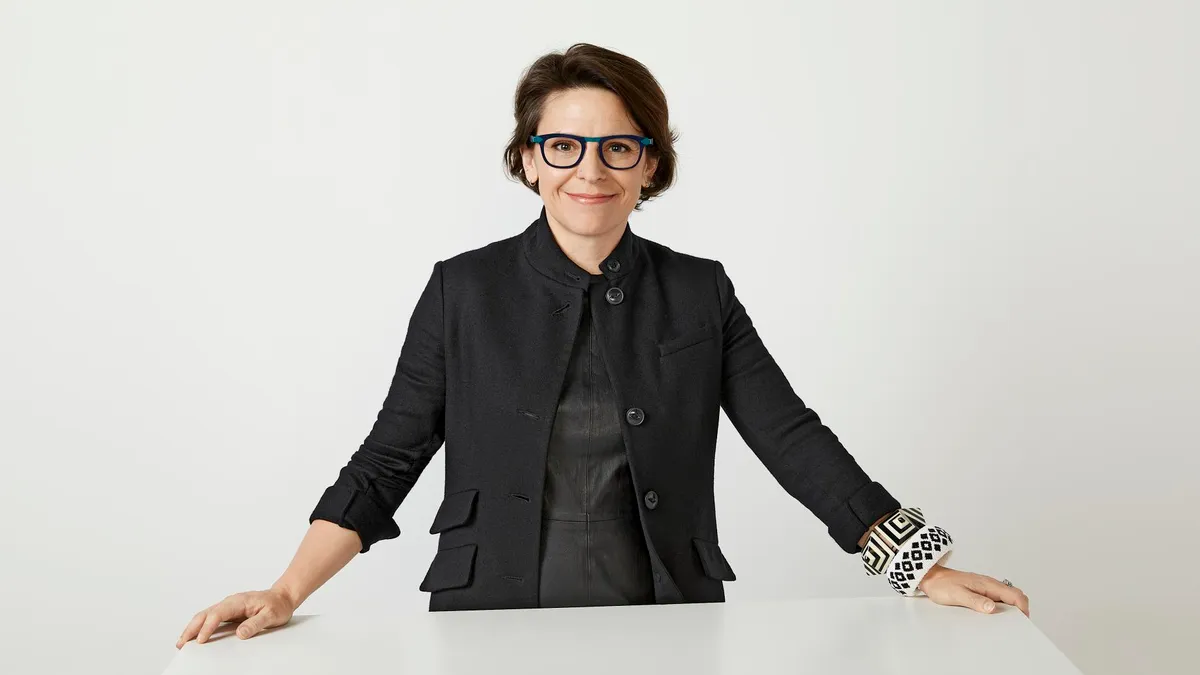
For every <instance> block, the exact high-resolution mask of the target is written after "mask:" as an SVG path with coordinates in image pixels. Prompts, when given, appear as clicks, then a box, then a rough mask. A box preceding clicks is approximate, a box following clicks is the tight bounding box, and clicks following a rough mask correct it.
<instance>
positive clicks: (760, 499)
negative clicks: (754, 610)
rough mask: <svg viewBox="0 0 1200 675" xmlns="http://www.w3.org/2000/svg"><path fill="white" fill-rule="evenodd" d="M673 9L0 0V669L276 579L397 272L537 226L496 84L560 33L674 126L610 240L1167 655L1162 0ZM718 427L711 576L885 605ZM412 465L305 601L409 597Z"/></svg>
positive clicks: (1185, 72)
mask: <svg viewBox="0 0 1200 675" xmlns="http://www.w3.org/2000/svg"><path fill="white" fill-rule="evenodd" d="M698 4H699V3H684V2H675V3H667V2H661V1H656V2H650V3H643V2H637V3H634V2H608V3H603V4H602V5H595V4H593V5H577V4H573V3H565V2H559V3H532V2H520V3H518V2H509V3H504V4H503V5H501V4H499V3H490V2H489V3H484V2H478V3H474V6H472V7H469V8H464V7H462V6H453V5H452V3H427V4H423V5H421V6H412V5H410V3H397V2H383V1H378V2H340V3H327V2H314V1H308V2H297V1H296V0H290V1H288V2H273V3H272V2H265V1H258V2H248V1H246V0H239V1H237V2H233V1H230V0H224V1H221V2H214V1H209V2H202V3H201V2H196V3H187V4H186V5H185V4H184V3H164V2H154V1H152V0H143V1H142V2H132V1H126V2H112V1H110V2H105V3H95V2H82V1H79V2H65V1H58V2H51V1H47V0H39V1H38V2H33V1H29V2H15V1H12V0H9V1H6V2H2V3H0V223H2V225H3V229H2V230H0V288H3V296H2V309H0V322H2V325H0V327H2V331H0V336H2V337H0V339H2V340H3V349H2V350H0V415H3V418H2V423H0V448H2V450H3V454H2V455H0V457H2V459H0V509H2V512H3V513H4V515H5V517H4V518H3V521H4V525H3V534H2V535H0V546H3V553H2V562H0V568H2V569H3V573H2V575H0V579H2V580H0V584H2V593H3V595H2V596H0V605H2V606H3V609H2V611H0V635H2V636H3V638H0V640H2V641H3V642H4V648H3V649H0V671H4V672H12V673H17V672H20V673H28V672H47V673H49V672H54V673H60V672H72V671H79V672H81V671H85V670H86V671H87V672H91V673H96V672H106V673H107V672H112V673H117V672H120V673H156V672H159V671H160V670H161V669H162V668H163V667H164V666H165V665H166V663H167V662H168V661H169V660H170V659H171V658H172V656H173V654H174V653H175V652H174V641H175V639H176V637H177V636H178V634H179V632H180V631H181V630H182V629H183V626H184V624H185V623H186V621H187V619H188V618H190V616H191V615H192V613H194V612H195V611H196V610H198V609H200V608H202V607H204V606H206V605H208V604H210V603H212V602H215V601H217V600H219V599H220V598H221V597H223V596H225V595H226V594H229V593H232V592H235V591H240V590H247V589H254V588H263V587H266V586H267V585H269V584H270V583H271V582H273V581H274V580H275V578H276V577H277V576H278V574H279V573H280V572H281V571H282V570H283V568H284V566H285V565H286V564H287V562H288V560H289V559H290V557H291V555H292V553H293V552H294V549H295V546H296V544H297V543H298V542H299V540H300V537H301V535H302V534H303V532H304V530H305V528H306V527H307V516H308V514H309V512H310V510H311V508H312V506H313V505H314V504H315V502H316V500H317V498H318V497H319V496H320V494H321V491H322V490H323V489H324V487H325V486H326V485H327V484H329V483H330V482H331V481H332V480H333V479H334V477H335V476H336V473H337V470H338V469H339V468H340V467H341V466H342V464H343V463H344V462H345V461H346V459H347V458H348V457H349V455H350V453H351V452H353V450H354V449H355V448H357V446H358V444H359V443H360V442H361V441H362V438H363V437H364V436H365V434H366V433H367V431H368V430H369V428H370V425H371V423H372V421H373V420H374V417H375V414H376V412H377V409H378V406H379V404H380V403H381V402H382V400H383V396H384V394H385V393H386V389H387V385H388V383H389V382H390V378H391V374H392V368H393V367H394V364H395V358H396V356H397V354H398V351H399V348H400V344H401V340H402V338H403V335H404V329H405V326H406V323H407V321H408V316H409V312H410V311H411V308H412V305H413V302H414V301H415V299H416V295H417V293H418V292H419V290H420V288H421V285H420V284H421V283H422V282H423V281H424V279H425V278H426V277H427V275H428V272H429V269H430V267H431V265H432V264H433V262H434V261H435V260H437V259H439V258H444V257H448V256H450V255H453V254H455V253H458V252H460V251H463V250H466V249H468V248H475V247H477V246H480V245H482V244H484V243H486V242H489V241H492V240H495V239H500V238H503V237H507V236H510V235H512V234H515V233H517V232H519V231H520V230H521V229H523V228H524V227H525V226H526V225H528V224H529V222H531V221H532V220H533V219H534V218H536V216H537V212H538V208H539V206H540V202H539V201H538V200H537V198H536V197H535V196H534V195H532V194H531V193H529V192H527V191H526V190H524V189H523V188H521V187H519V186H517V185H516V184H514V183H511V182H508V181H506V180H505V179H504V178H503V177H502V175H501V162H500V156H501V150H502V148H503V146H504V143H505V141H506V140H507V137H508V134H509V133H511V128H510V124H511V111H510V106H511V97H512V93H513V88H514V86H515V84H516V82H517V79H518V77H519V75H520V72H521V70H522V69H523V68H524V67H526V66H527V65H528V64H529V63H530V62H531V61H532V60H533V59H534V58H536V57H537V56H538V55H539V54H541V53H543V52H544V51H547V50H551V49H561V48H565V47H567V46H568V45H570V44H571V43H572V42H575V41H592V42H596V43H599V44H602V45H605V46H609V47H612V48H614V49H618V50H620V51H624V52H626V53H628V54H630V55H632V56H634V57H635V58H638V59H640V60H642V61H643V62H644V63H645V64H646V65H647V66H649V67H650V68H651V70H652V71H653V72H654V73H655V74H656V76H657V77H658V78H659V79H660V81H661V82H662V84H663V86H664V87H665V89H666V91H667V94H668V96H669V99H670V103H671V106H672V114H673V122H674V124H675V126H677V127H678V129H679V130H680V132H681V135H682V139H681V141H680V143H679V153H680V157H681V170H680V175H679V184H678V186H677V187H676V188H675V189H674V190H672V191H671V192H669V193H668V194H667V195H666V196H665V197H664V198H663V199H662V200H661V201H659V202H657V203H653V204H651V205H649V206H647V208H646V209H645V211H644V212H643V213H641V214H635V215H634V216H633V219H632V223H633V227H634V228H635V231H636V232H638V233H639V234H641V235H643V236H646V237H648V238H651V239H654V240H657V241H660V242H662V243H664V244H667V245H668V246H671V247H673V248H675V249H677V250H681V251H685V252H689V253H694V254H697V255H703V256H707V257H716V258H719V259H721V260H722V261H723V262H724V263H725V264H726V267H727V269H728V271H729V272H730V275H731V276H732V278H733V279H734V280H735V283H736V284H737V287H738V292H739V295H740V297H741V298H742V299H743V302H744V303H745V305H746V307H747V308H748V310H749V311H750V313H751V316H752V317H753V318H754V320H755V322H756V325H757V326H758V327H759V330H760V333H761V334H762V336H763V338H764V341H765V342H766V344H767V345H768V347H769V348H771V350H772V352H773V353H774V355H775V357H776V358H777V359H778V361H779V362H780V363H781V364H782V366H783V367H784V369H785V371H786V372H787V373H788V374H789V377H790V379H791V381H792V383H793V385H794V387H795V388H796V390H797V392H798V393H800V395H801V396H802V398H804V399H805V402H806V403H808V404H809V405H810V406H812V407H813V408H814V409H815V410H817V411H818V413H820V414H821V416H822V418H823V420H824V421H825V422H826V423H828V424H829V425H830V426H831V427H832V428H833V429H834V430H835V431H836V432H837V433H838V434H839V436H840V437H841V439H842V440H843V442H844V443H845V444H846V446H847V447H848V448H849V449H850V450H851V452H852V453H853V454H854V455H855V457H856V458H858V459H859V461H860V462H861V463H862V465H863V466H864V467H865V468H866V469H867V470H868V472H869V473H871V475H872V476H873V477H875V478H877V479H878V480H880V481H882V482H883V483H884V484H885V485H887V486H888V487H889V489H890V490H891V491H892V492H893V493H895V494H896V495H897V496H898V497H899V498H900V499H901V500H902V501H903V502H904V503H906V504H911V505H917V506H922V507H924V508H925V509H926V511H927V513H928V514H929V515H930V516H931V517H932V518H934V519H936V520H938V521H939V522H941V523H942V524H943V525H944V526H945V527H947V529H949V530H950V531H951V532H953V533H954V534H955V535H956V541H957V542H958V550H957V552H956V553H955V560H954V566H956V567H959V568H963V569H969V570H972V571H978V572H982V573H987V574H992V575H995V576H1008V577H1010V578H1012V579H1013V580H1014V581H1015V582H1016V583H1017V584H1018V585H1020V586H1022V587H1023V588H1024V589H1025V590H1026V591H1027V592H1028V593H1029V594H1030V596H1031V598H1032V613H1033V621H1034V622H1035V623H1036V624H1037V626H1038V627H1039V628H1040V629H1041V630H1042V631H1044V632H1045V633H1046V634H1047V635H1048V636H1049V637H1050V638H1051V639H1052V640H1053V641H1054V642H1055V643H1056V644H1057V645H1058V646H1059V647H1060V648H1061V649H1062V650H1063V651H1064V652H1065V653H1066V654H1067V655H1068V656H1069V657H1070V658H1071V659H1072V660H1073V661H1075V663H1076V664H1078V665H1079V666H1080V667H1081V668H1082V669H1083V670H1084V671H1085V672H1088V673H1120V672H1133V671H1139V672H1155V673H1166V672H1183V670H1184V664H1185V663H1187V662H1188V660H1189V657H1191V656H1193V655H1192V654H1191V649H1190V647H1191V645H1190V643H1189V638H1190V637H1191V636H1193V635H1194V631H1195V628H1196V626H1197V623H1198V622H1197V620H1196V618H1195V617H1196V609H1195V608H1196V606H1197V604H1198V603H1200V581H1197V579H1198V575H1197V574H1196V571H1195V569H1196V562H1197V560H1200V543H1198V541H1197V539H1196V537H1195V536H1194V533H1195V532H1196V527H1195V524H1194V521H1193V518H1194V517H1195V510H1196V506H1195V498H1194V496H1195V494H1196V490H1195V484H1196V478H1197V474H1198V473H1200V472H1198V471H1197V464H1198V460H1197V455H1196V449H1197V439H1198V435H1200V434H1198V432H1197V430H1196V425H1195V423H1194V420H1195V409H1196V407H1197V405H1198V404H1200V393H1198V388H1197V385H1196V381H1197V377H1200V359H1198V358H1197V355H1196V345H1197V344H1198V342H1200V320H1198V318H1197V311H1196V306H1197V301H1196V295H1197V292H1198V291H1200V282H1198V280H1197V272H1196V269H1197V263H1198V262H1200V260H1198V258H1200V234H1198V233H1197V223H1198V221H1200V218H1198V216H1200V206H1198V201H1197V190H1196V185H1197V183H1198V180H1200V171H1198V169H1197V166H1200V134H1198V133H1197V123H1196V120H1197V119H1200V105H1198V100H1200V96H1198V95H1197V94H1198V92H1197V83H1198V82H1200V75H1198V74H1197V72H1196V71H1197V65H1196V64H1197V63H1200V48H1198V47H1197V43H1196V41H1195V28H1196V26H1197V20H1198V19H1200V10H1198V9H1197V6H1196V4H1195V3H1189V2H1182V1H1181V2H1139V3H1134V2H1124V3H1120V2H1082V1H1080V2H1065V1H1047V0H1040V1H1038V2H992V3H967V2H950V1H946V2H923V3H913V2H906V3H894V4H893V3H873V4H864V3H832V2H804V3H801V2H790V1H789V2H771V3H768V2H739V3H737V4H736V7H735V8H732V9H731V8H717V7H704V8H701V7H698V6H697V5H698ZM801 315H803V316H805V317H811V319H806V320H803V321H801V320H800V319H799V318H798V317H799V316H801ZM720 438H721V442H720V448H719V453H718V454H719V461H718V472H719V478H718V485H717V489H718V503H719V507H720V525H721V535H722V542H723V543H725V547H726V549H727V550H728V552H729V557H730V560H731V563H732V565H733V567H734V568H735V569H736V571H737V572H738V576H739V580H738V581H737V582H735V583H732V584H729V585H727V592H728V597H729V600H730V601H732V602H736V601H740V600H751V599H762V598H768V597H778V596H783V597H793V598H801V597H811V596H844V595H888V594H890V593H891V591H890V590H889V589H887V588H886V585H885V584H882V583H881V582H880V581H879V580H878V579H877V578H867V577H865V576H864V575H863V574H862V571H861V568H860V566H859V564H858V562H857V561H856V559H854V558H853V557H850V556H847V555H846V554H844V553H843V552H842V551H841V550H840V549H838V548H837V547H836V545H835V544H834V543H833V542H832V540H831V539H829V538H828V536H827V535H826V534H825V531H824V528H823V526H822V525H821V524H820V522H819V521H818V520H816V519H815V518H814V517H812V516H811V515H810V514H809V513H808V512H807V511H805V510H803V507H801V506H800V505H799V504H798V503H796V502H795V501H793V500H791V498H790V497H788V496H787V495H786V494H785V493H784V492H783V491H782V489H780V488H779V487H778V486H777V485H776V484H774V483H773V482H772V480H771V478H770V476H769V474H767V472H766V470H765V469H764V468H763V467H762V466H761V465H760V464H758V463H757V460H756V459H755V458H754V456H753V455H752V454H751V453H750V452H749V451H748V450H747V449H746V447H745V445H744V444H743V443H742V442H741V440H740V439H739V438H738V436H737V433H736V431H735V430H734V429H733V427H732V426H731V425H729V424H728V422H727V421H724V422H723V426H722V429H721V436H720ZM443 466H444V465H443V464H442V459H441V455H439V457H438V459H437V460H435V462H434V463H433V464H431V465H430V467H429V468H428V470H427V472H426V474H425V476H424V477H423V478H422V480H421V481H420V482H419V483H418V486H417V488H416V489H415V490H414V492H413V493H412V495H411V497H410V499H409V500H408V501H407V502H406V503H405V505H404V506H403V507H402V508H401V510H400V512H399V513H398V514H397V519H398V522H399V524H400V526H401V529H402V530H403V531H404V534H403V535H402V536H401V538H399V539H398V540H393V541H390V542H385V544H384V545H381V546H379V547H378V548H376V549H373V550H372V552H370V553H368V554H367V555H365V556H359V557H358V558H357V559H356V560H355V561H354V562H352V563H351V565H350V566H349V567H348V568H347V569H346V570H345V571H344V572H343V573H342V574H341V575H339V576H338V577H336V578H335V579H334V580H333V581H331V582H330V583H329V584H328V585H327V586H326V587H325V588H324V589H322V590H321V591H319V592H318V593H317V594H316V595H314V596H313V597H312V598H311V599H310V601H309V602H308V603H307V604H306V605H305V606H304V607H303V608H302V609H301V612H304V613H359V612H364V613H365V612H376V611H396V609H397V608H404V609H411V608H417V609H418V610H420V609H423V608H424V606H425V603H426V601H427V596H425V595H423V594H421V593H419V592H418V591H417V584H418V583H419V581H420V579H421V576H422V575H423V574H424V571H425V569H426V567H427V565H428V563H429V560H430V559H431V558H432V556H433V551H434V550H435V547H436V538H435V537H433V536H430V535H428V534H426V531H427V528H428V523H429V521H430V519H431V518H432V516H433V513H434V511H435V510H436V507H437V503H438V499H439V497H440V494H441V488H442V486H441V481H442V478H443ZM780 522H784V523H785V529H787V530H790V531H791V532H793V533H794V536H792V537H789V538H787V539H782V540H781V539H778V538H772V537H770V536H769V535H768V533H769V532H771V531H772V530H773V529H774V528H777V527H778V525H779V523H780ZM1188 533H1191V534H1190V535H1189V534H1188ZM897 601H898V602H899V601H900V600H897ZM947 611H958V610H950V609H947ZM963 611H965V610H963ZM864 639H868V637H867V636H864Z"/></svg>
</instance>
